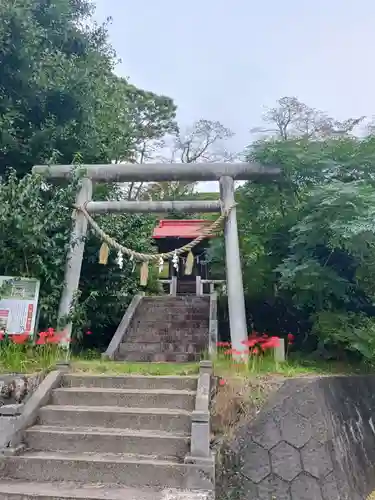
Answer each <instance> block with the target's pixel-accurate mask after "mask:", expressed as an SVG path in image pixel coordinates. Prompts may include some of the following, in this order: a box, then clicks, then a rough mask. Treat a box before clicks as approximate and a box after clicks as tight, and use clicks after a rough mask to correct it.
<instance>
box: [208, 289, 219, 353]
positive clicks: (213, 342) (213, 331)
mask: <svg viewBox="0 0 375 500" xmlns="http://www.w3.org/2000/svg"><path fill="white" fill-rule="evenodd" d="M208 328H209V338H208V352H209V355H210V356H211V357H214V356H216V353H217V340H218V321H217V293H216V292H213V293H211V294H210V321H209V327H208Z"/></svg>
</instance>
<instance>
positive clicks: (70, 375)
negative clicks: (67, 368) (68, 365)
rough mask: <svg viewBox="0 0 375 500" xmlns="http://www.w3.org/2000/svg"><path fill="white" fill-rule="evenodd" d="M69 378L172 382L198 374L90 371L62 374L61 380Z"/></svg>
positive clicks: (195, 378) (191, 377) (193, 377)
mask: <svg viewBox="0 0 375 500" xmlns="http://www.w3.org/2000/svg"><path fill="white" fill-rule="evenodd" d="M71 378H73V379H74V378H87V379H112V378H114V379H116V380H122V379H126V380H134V379H141V380H155V379H156V380H159V379H161V380H167V381H168V380H171V381H172V382H174V381H175V380H181V379H182V380H192V381H193V380H194V381H196V380H197V379H198V375H137V374H132V375H119V374H113V375H110V374H106V375H103V374H90V373H67V374H65V375H64V376H63V380H65V379H71Z"/></svg>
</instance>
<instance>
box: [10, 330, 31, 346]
mask: <svg viewBox="0 0 375 500" xmlns="http://www.w3.org/2000/svg"><path fill="white" fill-rule="evenodd" d="M10 338H11V340H12V342H13V344H25V343H26V342H27V341H28V340H29V338H30V334H29V333H17V334H14V335H10Z"/></svg>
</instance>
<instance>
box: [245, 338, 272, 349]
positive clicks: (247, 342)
mask: <svg viewBox="0 0 375 500" xmlns="http://www.w3.org/2000/svg"><path fill="white" fill-rule="evenodd" d="M267 338H268V337H267ZM261 342H263V338H262V337H250V338H248V339H247V340H244V341H243V342H242V343H243V345H246V346H247V347H254V346H255V345H257V344H260V343H261Z"/></svg>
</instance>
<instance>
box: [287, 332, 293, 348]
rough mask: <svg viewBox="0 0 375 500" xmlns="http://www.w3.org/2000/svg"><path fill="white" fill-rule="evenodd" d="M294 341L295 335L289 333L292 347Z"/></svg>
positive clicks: (289, 342)
mask: <svg viewBox="0 0 375 500" xmlns="http://www.w3.org/2000/svg"><path fill="white" fill-rule="evenodd" d="M293 341H294V335H293V334H292V333H288V344H289V345H292V344H293Z"/></svg>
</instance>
